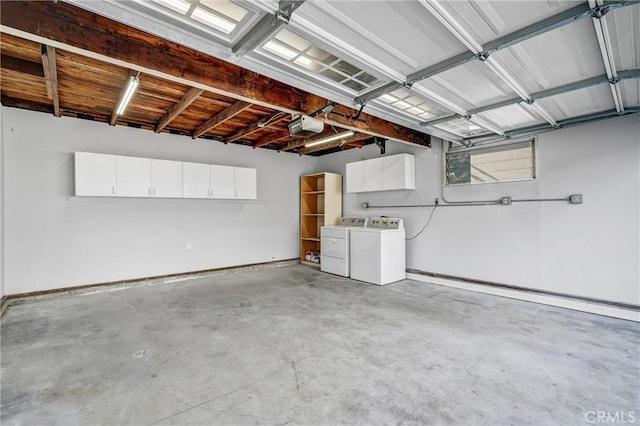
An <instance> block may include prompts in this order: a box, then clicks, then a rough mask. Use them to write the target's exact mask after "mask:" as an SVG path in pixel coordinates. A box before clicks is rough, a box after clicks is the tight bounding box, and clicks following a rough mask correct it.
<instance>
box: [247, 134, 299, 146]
mask: <svg viewBox="0 0 640 426" xmlns="http://www.w3.org/2000/svg"><path fill="white" fill-rule="evenodd" d="M290 137H291V134H290V133H289V131H288V130H285V131H281V132H276V133H271V134H268V135H266V136H263V137H261V138H260V139H258V140H257V141H255V142H254V143H253V145H252V146H253V147H254V148H260V147H261V146H264V145H269V144H270V143H275V142H280V141H282V140H284V139H289V138H290Z"/></svg>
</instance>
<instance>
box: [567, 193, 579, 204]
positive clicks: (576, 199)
mask: <svg viewBox="0 0 640 426" xmlns="http://www.w3.org/2000/svg"><path fill="white" fill-rule="evenodd" d="M569 202H570V203H571V204H582V194H571V195H569Z"/></svg>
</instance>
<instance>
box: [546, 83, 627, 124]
mask: <svg viewBox="0 0 640 426" xmlns="http://www.w3.org/2000/svg"><path fill="white" fill-rule="evenodd" d="M537 102H539V103H540V104H542V105H543V106H544V107H545V108H546V109H547V110H548V111H549V112H550V113H551V114H552V115H553V116H554V117H555V118H556V119H557V120H564V119H567V118H571V117H577V116H581V115H586V114H590V113H593V112H597V111H606V110H610V109H615V105H614V104H613V97H612V96H611V89H610V88H609V85H608V84H599V85H597V86H593V87H590V88H588V89H583V90H575V91H573V92H568V93H564V94H562V95H558V96H552V97H550V98H545V99H540V100H539V101H537Z"/></svg>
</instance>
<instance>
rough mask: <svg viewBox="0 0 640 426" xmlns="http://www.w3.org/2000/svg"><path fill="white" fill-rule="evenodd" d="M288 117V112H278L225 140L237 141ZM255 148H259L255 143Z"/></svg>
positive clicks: (226, 141)
mask: <svg viewBox="0 0 640 426" xmlns="http://www.w3.org/2000/svg"><path fill="white" fill-rule="evenodd" d="M287 117H288V114H287V113H284V112H276V113H274V114H272V115H270V116H269V117H266V118H263V119H260V120H258V121H255V122H253V123H251V124H249V125H248V126H246V127H244V128H242V129H240V130H238V131H237V132H235V133H234V134H232V135H231V136H227V137H226V138H224V142H225V143H229V142H233V141H237V140H238V139H241V138H243V137H245V136H248V135H250V134H252V133H255V132H259V131H260V130H263V129H267V128H269V127H271V126H275V125H276V124H278V123H280V122H282V121H283V120H285V119H286V118H287ZM254 148H257V147H256V146H255V145H254Z"/></svg>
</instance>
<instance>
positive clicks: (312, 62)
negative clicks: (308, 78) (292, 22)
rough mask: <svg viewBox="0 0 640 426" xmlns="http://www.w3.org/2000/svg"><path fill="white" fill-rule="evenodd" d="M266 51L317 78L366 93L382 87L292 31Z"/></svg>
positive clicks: (283, 33) (267, 45)
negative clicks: (320, 77)
mask: <svg viewBox="0 0 640 426" xmlns="http://www.w3.org/2000/svg"><path fill="white" fill-rule="evenodd" d="M262 49H263V50H264V51H266V52H269V53H271V54H273V55H275V56H277V57H279V58H281V59H284V60H285V61H287V62H290V63H293V64H295V65H297V66H299V67H301V68H304V69H305V70H308V71H311V72H313V73H314V74H319V75H321V76H323V77H325V78H327V79H329V80H331V81H334V82H336V83H339V84H341V85H343V86H346V87H348V88H350V89H352V90H353V91H354V92H356V93H357V92H362V91H363V90H365V89H368V88H370V87H372V86H376V85H377V84H378V83H380V80H378V78H377V77H374V76H373V75H371V74H369V73H367V72H365V71H363V70H361V69H360V68H358V67H356V66H354V65H352V64H350V63H348V62H346V61H343V60H342V59H340V58H337V57H336V56H334V55H332V54H331V53H329V52H326V51H325V50H323V49H321V48H319V47H317V46H314V45H313V44H311V42H309V41H307V40H305V39H303V38H301V37H299V36H297V35H296V34H294V33H292V32H291V31H289V30H286V29H282V30H280V31H279V32H278V33H277V34H276V36H275V37H273V39H271V40H269V41H268V42H267V43H265V44H264V45H263V46H262Z"/></svg>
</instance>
